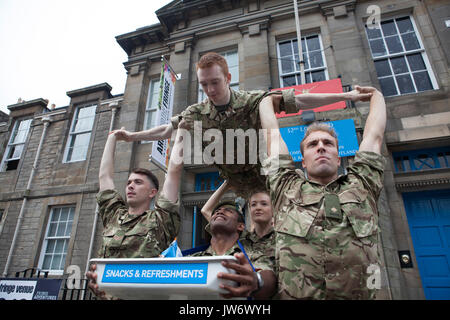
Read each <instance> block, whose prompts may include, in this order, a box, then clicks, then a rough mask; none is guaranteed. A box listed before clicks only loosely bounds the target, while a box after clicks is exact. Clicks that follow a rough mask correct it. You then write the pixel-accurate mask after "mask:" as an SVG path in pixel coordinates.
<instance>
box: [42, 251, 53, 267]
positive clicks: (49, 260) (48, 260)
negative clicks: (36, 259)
mask: <svg viewBox="0 0 450 320" xmlns="http://www.w3.org/2000/svg"><path fill="white" fill-rule="evenodd" d="M51 263H52V255H49V254H46V255H45V257H44V262H43V263H42V269H43V270H49V269H50V265H51Z"/></svg>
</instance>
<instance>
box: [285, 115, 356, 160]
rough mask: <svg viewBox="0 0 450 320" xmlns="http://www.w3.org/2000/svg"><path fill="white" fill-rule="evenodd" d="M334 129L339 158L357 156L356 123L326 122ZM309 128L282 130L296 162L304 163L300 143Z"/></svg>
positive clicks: (345, 121)
mask: <svg viewBox="0 0 450 320" xmlns="http://www.w3.org/2000/svg"><path fill="white" fill-rule="evenodd" d="M325 123H327V124H329V125H330V126H331V127H333V128H334V130H335V131H336V134H337V136H338V142H339V156H340V157H349V156H353V155H355V153H356V151H358V149H359V145H358V139H357V138H356V130H355V123H354V122H353V119H345V120H337V121H330V122H325ZM307 127H308V126H294V127H284V128H280V133H281V136H282V137H283V140H284V142H286V145H287V147H288V149H289V153H290V155H291V156H292V159H293V160H294V161H296V162H297V161H302V159H303V157H302V153H301V152H300V142H301V141H302V139H303V137H304V136H305V131H306V129H307Z"/></svg>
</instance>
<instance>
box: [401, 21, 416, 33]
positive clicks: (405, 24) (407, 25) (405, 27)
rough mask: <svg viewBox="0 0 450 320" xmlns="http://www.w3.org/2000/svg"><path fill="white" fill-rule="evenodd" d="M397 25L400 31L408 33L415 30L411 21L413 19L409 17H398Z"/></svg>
mask: <svg viewBox="0 0 450 320" xmlns="http://www.w3.org/2000/svg"><path fill="white" fill-rule="evenodd" d="M397 27H398V30H399V31H400V33H406V32H411V31H414V27H413V25H412V23H411V19H409V17H405V18H401V19H397Z"/></svg>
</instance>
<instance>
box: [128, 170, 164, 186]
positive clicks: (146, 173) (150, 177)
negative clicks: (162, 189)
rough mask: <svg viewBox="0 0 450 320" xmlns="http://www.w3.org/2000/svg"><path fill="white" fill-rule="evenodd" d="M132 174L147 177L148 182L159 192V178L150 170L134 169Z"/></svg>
mask: <svg viewBox="0 0 450 320" xmlns="http://www.w3.org/2000/svg"><path fill="white" fill-rule="evenodd" d="M131 173H137V174H143V175H144V176H147V178H148V180H150V182H151V183H153V185H154V187H155V189H156V190H159V181H158V178H156V176H155V175H154V174H153V172H151V171H150V170H147V169H144V168H134V169H133V170H131Z"/></svg>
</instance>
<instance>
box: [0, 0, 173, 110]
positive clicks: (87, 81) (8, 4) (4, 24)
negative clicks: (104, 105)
mask: <svg viewBox="0 0 450 320" xmlns="http://www.w3.org/2000/svg"><path fill="white" fill-rule="evenodd" d="M170 2H171V1H169V0H159V1H154V0H126V1H123V0H122V1H119V0H0V46H1V49H0V109H1V110H2V111H3V112H6V113H9V110H8V109H7V108H6V107H7V106H8V105H11V104H15V103H17V100H18V99H19V97H20V98H22V99H23V100H33V99H37V98H44V99H48V100H49V101H50V104H51V103H54V104H56V106H57V107H62V106H66V105H68V104H69V97H68V96H67V95H66V92H67V91H71V90H75V89H80V88H84V87H88V86H91V85H95V84H99V83H102V82H107V83H109V84H110V85H111V86H112V91H111V93H112V94H119V93H123V91H124V89H125V81H126V72H125V68H124V67H123V64H122V63H123V62H125V61H126V60H127V55H126V53H125V51H123V49H122V48H121V47H120V46H119V44H118V43H117V42H116V39H115V37H116V36H118V35H121V34H124V33H128V32H132V31H134V30H136V29H137V28H141V27H144V26H148V25H151V24H154V23H157V22H159V20H158V19H157V18H156V15H155V11H156V10H158V9H159V8H161V7H163V6H165V5H166V4H168V3H170Z"/></svg>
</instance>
